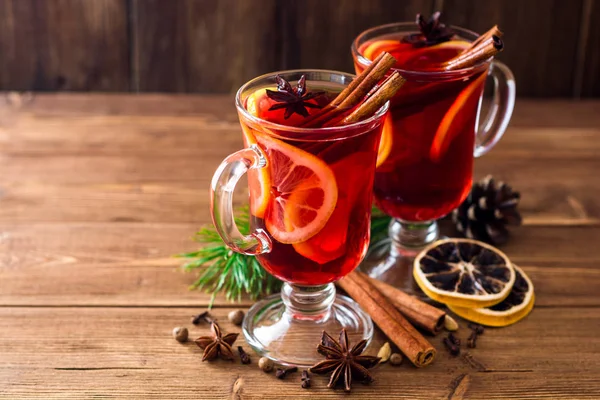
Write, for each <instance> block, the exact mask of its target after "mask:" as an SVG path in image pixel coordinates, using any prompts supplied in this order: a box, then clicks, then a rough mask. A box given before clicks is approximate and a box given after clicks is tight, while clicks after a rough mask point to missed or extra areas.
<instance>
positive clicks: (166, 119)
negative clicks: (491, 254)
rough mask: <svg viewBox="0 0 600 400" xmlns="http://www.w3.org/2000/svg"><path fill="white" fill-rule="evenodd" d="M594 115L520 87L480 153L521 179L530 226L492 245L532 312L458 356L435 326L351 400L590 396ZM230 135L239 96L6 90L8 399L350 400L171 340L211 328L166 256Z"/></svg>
mask: <svg viewBox="0 0 600 400" xmlns="http://www.w3.org/2000/svg"><path fill="white" fill-rule="evenodd" d="M599 111H600V103H598V102H592V101H589V102H578V103H568V102H564V101H543V102H536V101H520V102H519V103H518V104H517V109H516V112H515V116H514V120H513V123H512V124H511V127H510V128H509V130H508V132H507V135H506V137H505V138H504V139H503V140H502V141H501V142H500V143H499V145H498V146H497V148H495V149H494V150H493V151H492V152H491V153H489V154H488V155H486V156H484V157H482V158H481V159H479V160H477V162H476V176H477V177H481V176H483V175H485V174H487V173H493V174H494V175H495V176H497V177H498V178H499V179H504V180H506V181H508V182H509V183H510V184H512V185H514V186H515V188H517V189H518V190H520V191H521V192H522V195H523V199H522V203H521V207H520V208H521V210H522V213H523V216H524V225H523V226H522V227H520V228H515V229H513V230H512V239H511V240H510V241H509V243H508V244H507V245H505V246H503V247H502V249H503V250H504V251H505V252H506V253H507V254H508V255H509V256H510V257H511V259H512V260H513V261H514V262H515V263H517V264H518V265H520V266H521V267H522V268H523V269H524V270H525V271H526V272H527V274H528V275H529V276H530V277H531V279H532V280H533V282H534V283H535V288H536V308H535V309H534V311H533V313H532V314H531V315H530V316H528V317H527V318H526V319H525V320H524V321H522V322H520V323H518V324H516V325H514V326H511V327H507V328H502V329H487V330H486V333H485V335H484V336H482V337H481V338H480V340H479V341H478V348H477V349H473V350H469V351H468V352H467V351H466V350H467V349H466V348H465V349H463V354H462V355H461V356H460V357H459V358H451V357H450V356H449V355H448V354H447V353H446V352H445V351H444V350H443V346H442V345H441V342H440V341H441V338H442V337H441V336H439V337H436V338H432V342H433V343H434V345H435V346H436V347H437V348H438V350H439V358H438V360H437V361H436V362H435V363H434V365H432V366H431V367H430V368H425V369H415V368H413V367H411V366H410V365H408V364H405V365H402V366H400V367H397V368H394V367H392V366H390V365H384V366H381V367H378V368H377V370H376V371H375V373H376V375H375V378H376V382H375V383H374V384H373V385H372V386H371V387H367V386H362V385H357V386H356V387H355V389H354V391H353V393H352V397H353V398H358V399H361V398H364V399H372V398H390V399H430V398H440V399H447V398H454V399H458V398H460V396H462V397H463V398H465V399H535V398H551V399H597V398H600V379H599V378H598V376H600V374H599V372H600V371H599V366H598V363H597V360H598V359H599V357H600V339H598V335H597V332H598V329H600V268H599V267H598V265H600V264H599V263H600V249H599V248H598V246H597V243H599V242H600V207H599V204H598V202H597V196H598V193H600V182H598V180H597V179H595V171H597V170H598V169H599V167H600V164H599V162H600V161H599V159H598V157H597V154H599V150H600V149H599V146H600V144H599V142H598V141H597V140H595V138H596V137H597V135H598V134H599V129H600V128H599V127H600V112H599ZM240 144H241V141H240V138H239V127H238V123H237V117H236V115H235V110H234V108H233V104H232V98H231V96H217V97H193V96H165V95H148V96H115V95H94V96H82V95H34V96H28V95H17V94H14V93H10V94H2V95H0V172H1V173H0V360H1V362H0V364H1V365H0V399H10V400H13V399H52V398H62V399H65V398H66V399H94V398H131V399H138V398H144V399H152V398H165V397H171V398H181V399H185V398H190V399H191V398H202V399H223V398H236V399H279V398H281V397H282V394H285V395H287V397H289V398H295V399H303V398H309V397H310V398H331V399H333V398H347V396H346V395H344V394H343V393H342V392H340V391H331V390H329V389H326V387H325V386H326V378H325V377H321V376H314V377H313V388H311V389H310V390H304V389H301V388H300V382H299V377H300V375H299V374H297V375H295V376H294V375H292V376H291V377H290V379H287V380H285V381H279V380H276V379H275V378H274V376H272V375H268V374H265V373H263V372H261V371H259V370H258V368H257V367H256V366H255V364H256V362H257V359H258V357H257V356H256V355H253V365H251V366H243V365H241V364H238V363H233V364H229V363H226V362H216V363H202V362H201V361H200V356H201V351H200V349H198V348H197V347H196V346H195V345H193V344H190V343H188V344H185V345H180V344H178V343H177V342H176V341H174V340H173V338H172V337H171V330H172V328H173V327H175V326H178V325H184V326H187V327H188V328H190V329H191V337H192V338H194V337H196V336H200V335H202V334H205V333H206V332H207V327H205V326H201V327H192V326H191V324H190V322H189V318H190V316H191V315H192V314H194V313H197V312H198V311H201V310H203V309H204V308H205V307H206V305H207V304H208V301H209V296H208V295H206V294H202V293H198V292H191V291H188V290H187V287H188V286H189V285H190V284H191V283H192V282H193V281H194V274H185V273H182V272H180V271H178V266H179V265H180V264H181V260H179V259H175V258H173V257H172V255H173V254H175V253H179V252H181V251H186V250H192V249H195V248H197V246H198V245H197V244H195V243H194V242H192V241H191V239H190V237H191V235H192V233H193V232H194V231H195V230H196V229H197V228H198V227H199V226H200V225H201V224H204V223H207V222H208V221H209V215H208V198H207V187H208V181H209V178H210V176H211V174H212V172H213V171H214V169H215V168H216V166H217V165H218V163H219V162H220V160H221V159H222V158H223V157H224V156H225V155H226V154H228V153H230V152H232V151H234V150H235V149H237V148H239V146H240ZM251 303H252V302H251V301H250V300H248V299H243V301H242V303H241V305H240V307H246V306H249V305H250V304H251ZM216 304H217V306H216V309H215V310H214V313H215V315H216V316H217V318H218V319H219V320H220V321H221V322H222V325H223V327H224V329H225V331H239V328H235V327H233V326H231V325H230V324H229V323H228V322H227V319H226V315H227V313H228V312H229V311H230V310H232V309H233V308H232V307H234V306H232V305H231V304H229V303H227V302H226V301H225V299H224V298H222V297H219V298H218V299H217V303H216ZM235 307H238V306H235ZM459 324H460V325H461V330H460V331H459V336H460V337H461V338H462V339H463V340H464V339H465V338H466V336H467V330H466V329H465V325H466V323H465V322H464V321H462V320H460V319H459ZM297 339H298V340H303V341H305V340H306V338H304V337H302V338H300V337H299V338H297ZM383 340H384V338H383V337H382V335H381V334H380V333H379V332H377V334H376V338H375V343H374V344H373V345H372V346H371V348H370V349H369V352H370V353H375V352H376V350H377V348H378V346H379V345H380V344H381V343H382V342H383ZM240 344H243V340H240ZM244 346H245V347H246V348H247V345H244ZM464 374H468V380H465V379H464V378H463V379H462V380H461V379H460V378H461V376H463V375H464ZM464 382H468V384H466V383H464ZM452 396H454V397H452Z"/></svg>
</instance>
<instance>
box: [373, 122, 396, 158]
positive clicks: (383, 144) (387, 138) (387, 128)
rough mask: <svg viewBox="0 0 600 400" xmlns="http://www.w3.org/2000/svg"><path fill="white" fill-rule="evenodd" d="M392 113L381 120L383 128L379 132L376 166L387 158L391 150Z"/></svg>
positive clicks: (392, 137) (392, 140)
mask: <svg viewBox="0 0 600 400" xmlns="http://www.w3.org/2000/svg"><path fill="white" fill-rule="evenodd" d="M392 125H393V124H392V115H391V114H389V113H388V115H386V117H385V121H384V122H383V130H382V132H381V140H380V142H379V150H378V152H377V166H378V167H379V166H380V165H381V164H383V163H384V162H385V160H387V158H388V156H389V155H390V153H391V152H392V144H393V142H394V136H393V132H392Z"/></svg>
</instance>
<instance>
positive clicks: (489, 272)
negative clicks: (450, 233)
mask: <svg viewBox="0 0 600 400" xmlns="http://www.w3.org/2000/svg"><path fill="white" fill-rule="evenodd" d="M413 276H414V278H415V282H416V283H417V285H419V287H420V288H421V290H423V292H424V293H425V294H426V295H427V296H429V297H430V298H432V299H434V300H436V301H438V302H440V303H445V304H448V305H452V306H458V307H466V308H482V307H489V306H493V305H495V304H498V303H500V302H501V301H502V300H504V299H505V298H506V297H507V296H508V295H509V294H510V291H511V289H512V287H513V284H514V283H515V278H516V274H515V270H514V268H513V266H512V264H511V262H510V260H509V259H508V257H507V256H506V255H505V254H504V253H502V252H501V251H500V250H498V249H496V248H494V247H492V246H490V245H487V244H485V243H483V242H479V241H477V240H471V239H444V240H440V241H437V242H435V243H433V244H432V245H430V246H429V247H427V248H425V249H424V250H423V251H422V252H421V253H419V255H418V256H417V257H416V258H415V261H414V268H413Z"/></svg>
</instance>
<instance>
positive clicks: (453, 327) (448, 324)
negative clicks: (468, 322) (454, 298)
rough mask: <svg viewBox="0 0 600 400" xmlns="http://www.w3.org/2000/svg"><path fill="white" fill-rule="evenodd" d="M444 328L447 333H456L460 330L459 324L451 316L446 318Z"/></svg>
mask: <svg viewBox="0 0 600 400" xmlns="http://www.w3.org/2000/svg"><path fill="white" fill-rule="evenodd" d="M444 327H445V328H446V330H447V331H450V332H454V331H457V330H458V323H457V322H456V321H455V320H454V318H452V317H451V316H449V315H446V316H445V317H444Z"/></svg>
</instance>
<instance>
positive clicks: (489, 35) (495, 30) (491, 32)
mask: <svg viewBox="0 0 600 400" xmlns="http://www.w3.org/2000/svg"><path fill="white" fill-rule="evenodd" d="M502 35H504V33H503V32H502V31H501V30H500V29H499V28H498V25H494V26H492V28H491V29H490V30H489V31H487V32H485V33H483V34H481V35H480V36H479V37H478V38H477V39H475V40H474V41H473V42H472V43H471V46H469V47H468V48H466V49H465V50H464V51H463V53H466V52H468V51H469V49H473V48H475V47H477V46H479V45H480V44H481V43H482V42H484V41H486V40H488V39H491V38H492V36H498V37H500V38H501V37H502Z"/></svg>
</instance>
